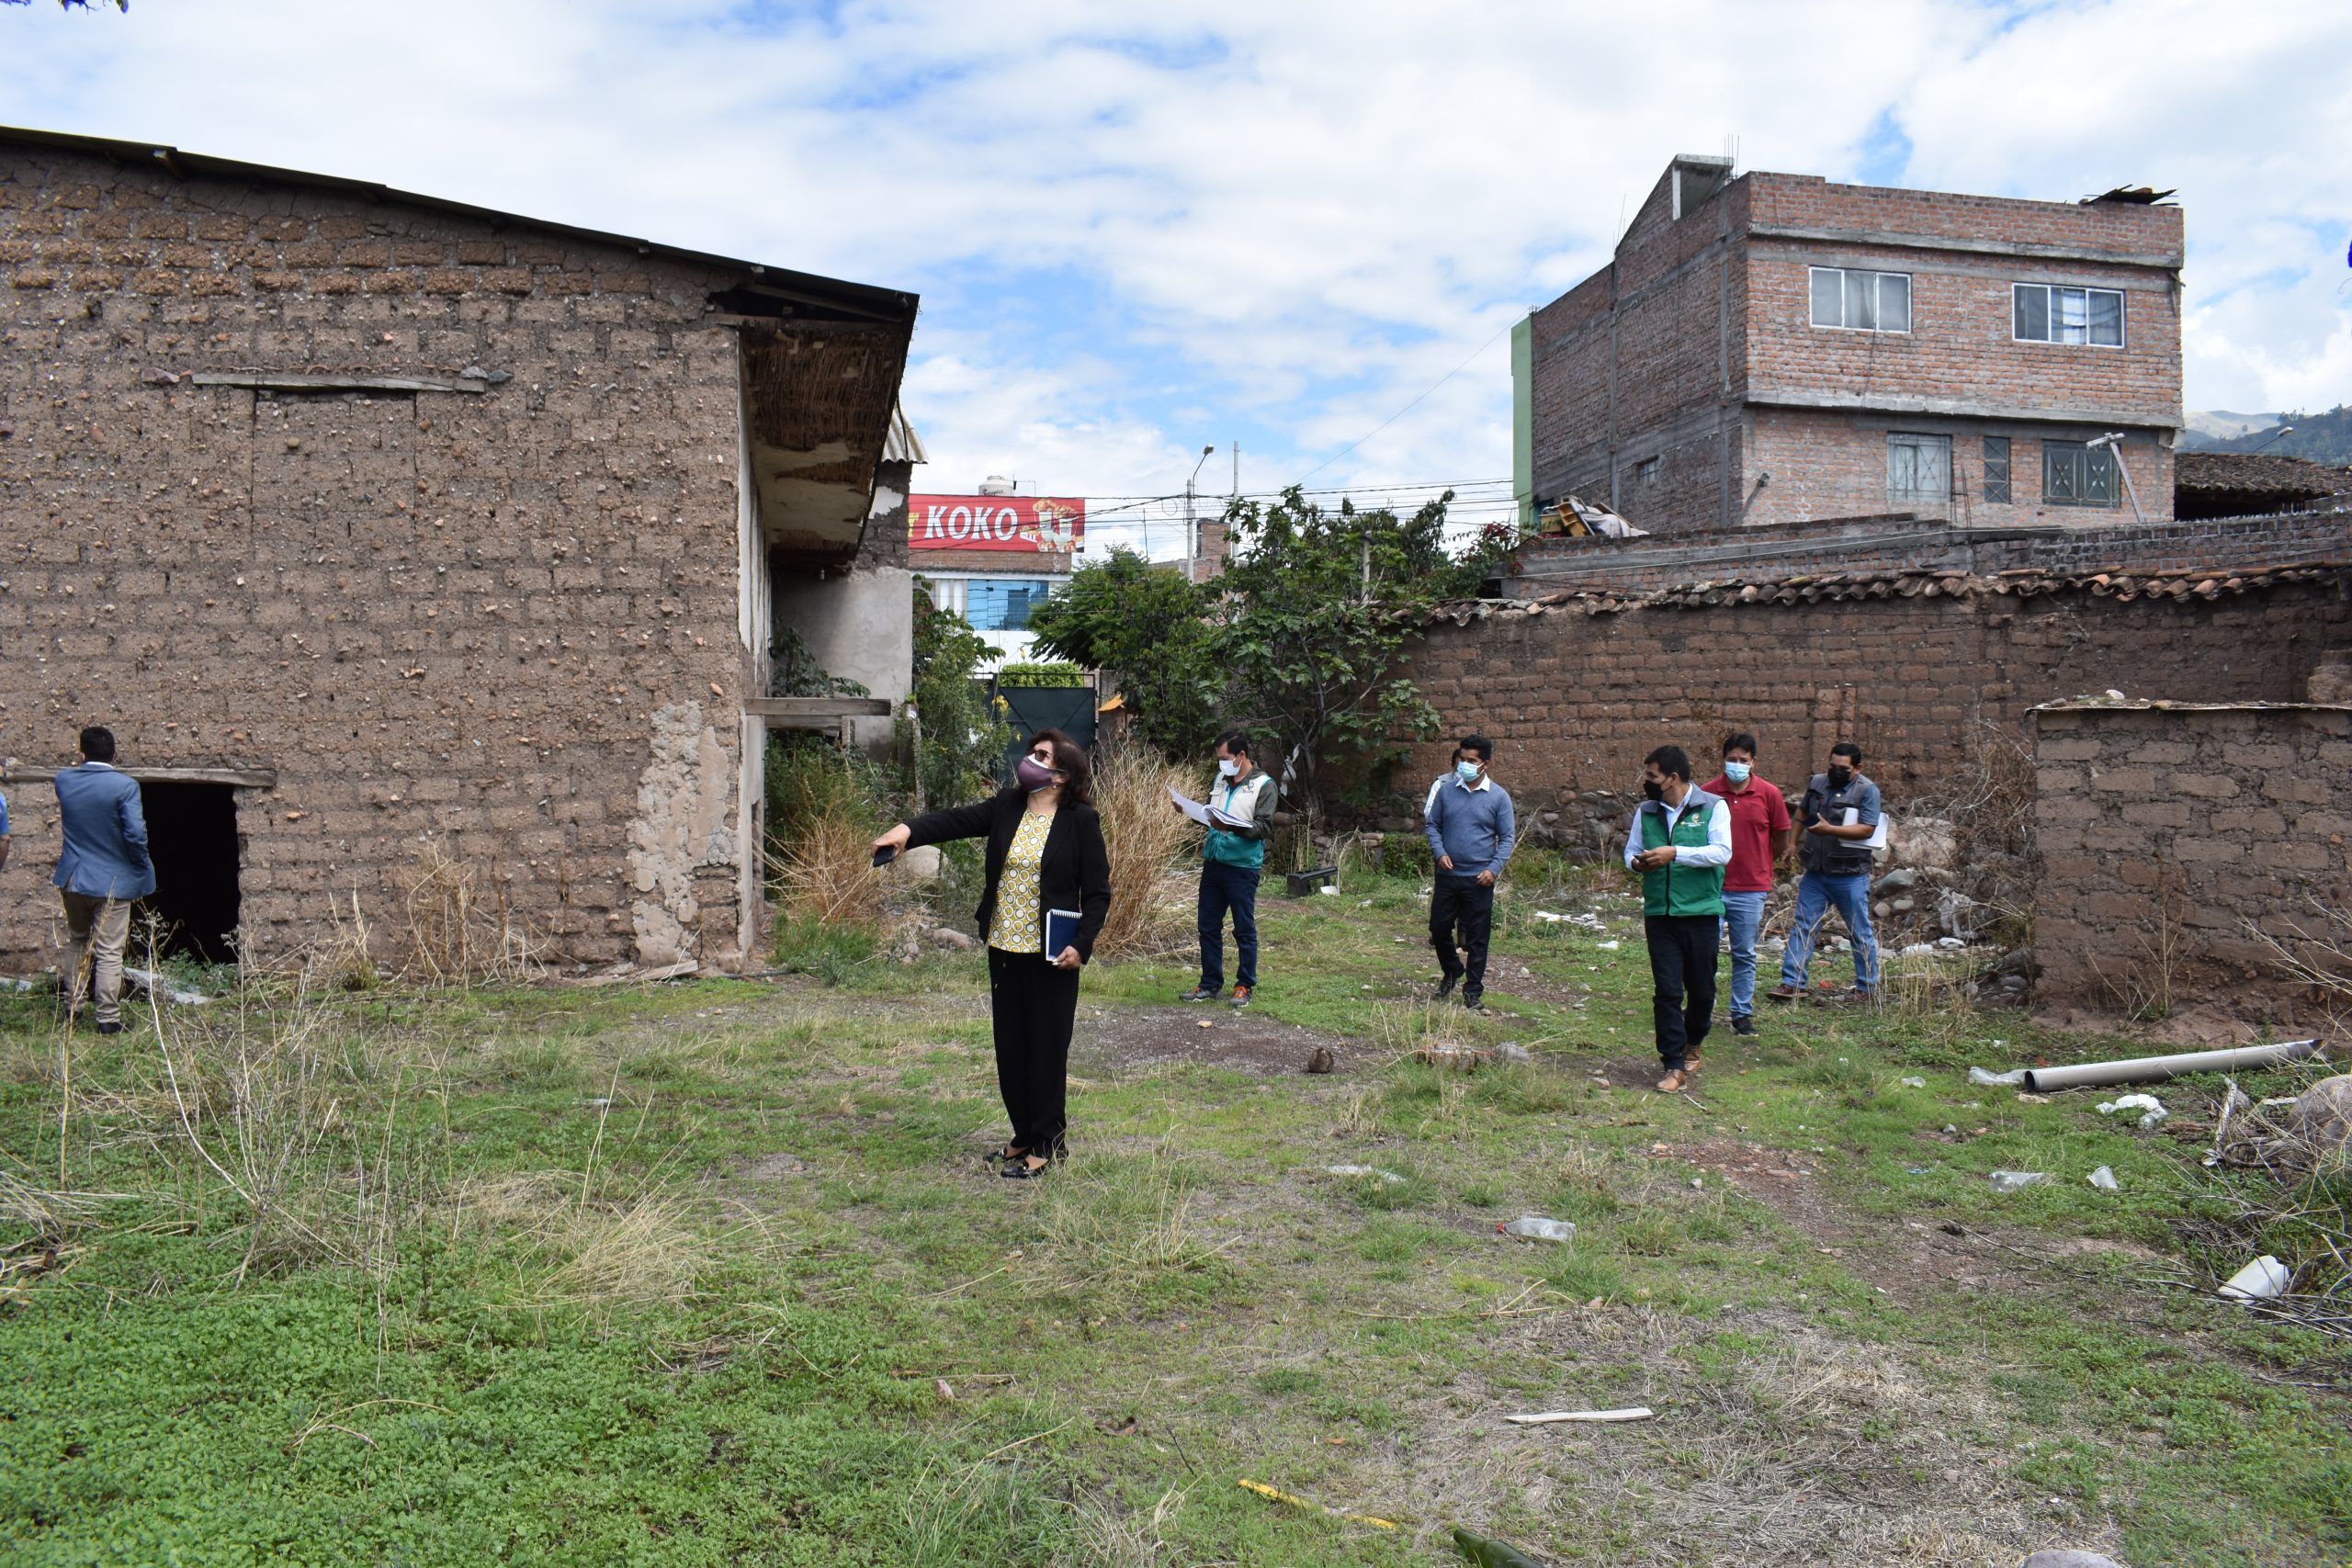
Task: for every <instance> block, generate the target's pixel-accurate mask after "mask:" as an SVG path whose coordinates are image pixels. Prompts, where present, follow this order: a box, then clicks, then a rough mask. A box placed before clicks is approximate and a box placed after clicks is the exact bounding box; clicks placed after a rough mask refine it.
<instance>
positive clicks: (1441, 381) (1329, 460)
mask: <svg viewBox="0 0 2352 1568" xmlns="http://www.w3.org/2000/svg"><path fill="white" fill-rule="evenodd" d="M1517 325H1519V318H1517V317H1513V318H1512V319H1511V320H1510V321H1505V322H1504V323H1503V324H1502V325H1501V326H1500V327H1499V328H1498V329H1497V330H1496V332H1495V335H1494V336H1493V337H1490V338H1488V339H1487V341H1486V342H1484V343H1482V344H1479V345H1478V346H1477V347H1476V348H1474V349H1472V350H1471V351H1470V352H1469V354H1468V355H1465V356H1464V359H1463V361H1462V363H1461V364H1460V365H1457V366H1455V367H1453V369H1451V370H1449V371H1447V372H1446V373H1445V374H1444V375H1442V376H1441V377H1439V378H1437V379H1436V380H1434V381H1432V382H1430V385H1429V387H1428V389H1427V390H1425V391H1423V392H1422V393H1421V397H1420V398H1415V399H1414V400H1412V401H1411V402H1409V403H1407V404H1406V405H1405V406H1404V407H1403V408H1401V409H1398V410H1397V412H1395V413H1392V414H1390V415H1389V416H1388V417H1387V418H1386V419H1384V420H1382V421H1381V422H1380V423H1378V424H1375V425H1374V426H1373V427H1372V428H1371V429H1370V430H1367V431H1365V432H1364V433H1363V434H1362V435H1359V436H1357V437H1356V438H1355V439H1354V440H1353V441H1351V442H1349V443H1348V444H1347V445H1346V446H1342V447H1340V449H1339V450H1338V451H1337V452H1334V453H1332V454H1331V455H1330V456H1329V457H1326V458H1324V459H1323V460H1322V461H1321V462H1319V463H1317V464H1316V465H1315V466H1314V467H1313V468H1309V469H1307V470H1306V472H1305V473H1303V474H1301V475H1299V476H1298V479H1299V482H1300V483H1302V484H1304V483H1305V482H1306V480H1308V479H1313V478H1314V477H1315V476H1316V475H1317V474H1319V473H1321V472H1322V471H1323V470H1324V469H1326V468H1329V467H1330V466H1331V465H1332V464H1334V463H1336V462H1338V461H1339V460H1340V458H1342V457H1346V456H1347V455H1348V454H1349V453H1351V452H1352V451H1354V450H1355V449H1356V448H1357V447H1359V446H1363V444H1364V443H1365V442H1367V441H1369V440H1371V439H1372V438H1373V437H1374V436H1375V435H1377V434H1380V433H1381V432H1382V431H1384V430H1385V429H1387V428H1388V427H1389V426H1390V425H1392V424H1394V423H1397V421H1398V420H1400V419H1402V418H1404V417H1405V416H1406V415H1407V414H1408V413H1410V412H1413V411H1414V410H1415V409H1416V408H1419V406H1420V402H1421V398H1426V397H1428V396H1429V395H1430V392H1434V391H1436V390H1437V389H1439V388H1440V387H1442V386H1444V385H1445V384H1446V383H1447V382H1448V381H1451V380H1453V378H1455V377H1456V376H1459V375H1461V374H1462V372H1463V371H1464V369H1466V368H1468V367H1469V364H1470V361H1471V360H1473V359H1476V358H1477V357H1478V356H1479V355H1482V354H1484V353H1486V352H1487V350H1488V349H1490V348H1492V347H1494V346H1495V344H1496V342H1497V340H1498V339H1499V338H1501V336H1502V335H1503V333H1507V332H1509V331H1510V330H1511V328H1513V327H1515V326H1517Z"/></svg>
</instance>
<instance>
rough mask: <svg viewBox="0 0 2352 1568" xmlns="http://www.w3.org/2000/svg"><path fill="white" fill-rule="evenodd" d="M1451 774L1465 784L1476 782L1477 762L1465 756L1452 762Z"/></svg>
mask: <svg viewBox="0 0 2352 1568" xmlns="http://www.w3.org/2000/svg"><path fill="white" fill-rule="evenodd" d="M1453 776H1454V777H1456V778H1458V779H1460V780H1461V781H1462V782H1463V783H1464V784H1476V783H1477V782H1478V764H1477V763H1476V762H1473V761H1469V760H1468V759H1467V758H1464V760H1463V761H1459V762H1456V763H1454V764H1453Z"/></svg>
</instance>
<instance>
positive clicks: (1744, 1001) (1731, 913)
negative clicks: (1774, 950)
mask: <svg viewBox="0 0 2352 1568" xmlns="http://www.w3.org/2000/svg"><path fill="white" fill-rule="evenodd" d="M1768 897H1770V894H1766V893H1726V894H1724V930H1725V931H1729V932H1731V1015H1732V1017H1734V1018H1753V1017H1754V1016H1755V1015H1756V933H1757V932H1758V931H1760V930H1762V929H1763V925H1764V900H1765V899H1766V898H1768Z"/></svg>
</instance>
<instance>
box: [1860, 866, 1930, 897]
mask: <svg viewBox="0 0 2352 1568" xmlns="http://www.w3.org/2000/svg"><path fill="white" fill-rule="evenodd" d="M1918 880H1919V868H1918V867H1917V866H1916V865H1906V866H1898V867H1897V868H1896V869H1894V870H1893V871H1890V872H1888V873H1887V874H1885V875H1884V876H1882V877H1880V878H1879V879H1878V886H1876V887H1875V888H1873V889H1872V890H1871V891H1873V892H1874V893H1899V892H1901V891H1902V890H1903V889H1904V888H1905V887H1908V886H1911V885H1912V884H1913V883H1915V882H1917V881H1918Z"/></svg>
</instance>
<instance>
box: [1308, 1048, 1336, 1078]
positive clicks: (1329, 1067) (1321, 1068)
mask: <svg viewBox="0 0 2352 1568" xmlns="http://www.w3.org/2000/svg"><path fill="white" fill-rule="evenodd" d="M1306 1070H1307V1071H1308V1072H1310V1073H1336V1072H1338V1071H1339V1070H1340V1059H1339V1058H1338V1057H1336V1056H1334V1055H1331V1047H1329V1045H1317V1047H1315V1050H1314V1051H1313V1053H1312V1054H1310V1055H1308V1056H1307V1058H1306Z"/></svg>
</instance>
